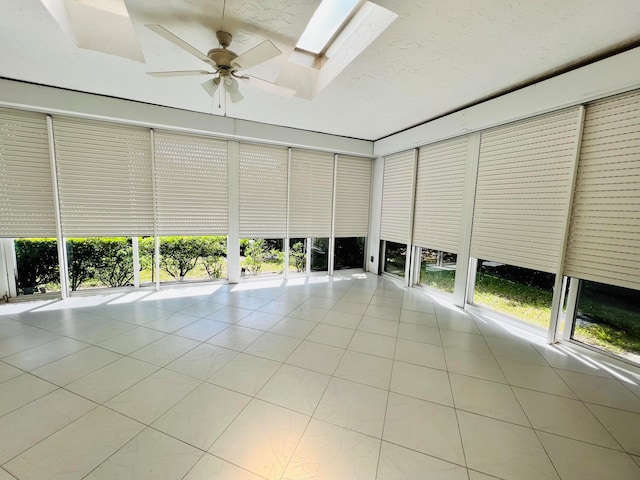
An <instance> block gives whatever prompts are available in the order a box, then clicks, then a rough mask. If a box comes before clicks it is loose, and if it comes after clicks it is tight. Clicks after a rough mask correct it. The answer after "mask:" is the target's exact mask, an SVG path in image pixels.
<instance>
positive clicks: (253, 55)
mask: <svg viewBox="0 0 640 480" xmlns="http://www.w3.org/2000/svg"><path fill="white" fill-rule="evenodd" d="M280 54H282V52H281V51H280V50H278V47H276V46H275V45H274V44H273V43H271V41H270V40H265V41H264V42H262V43H261V44H260V45H256V46H255V47H253V48H252V49H251V50H248V51H246V52H244V53H243V54H242V55H239V56H237V57H236V58H235V59H234V60H233V62H232V64H233V65H234V66H235V67H236V68H237V69H238V70H246V69H247V68H251V67H253V66H254V65H258V64H259V63H262V62H266V61H267V60H271V59H272V58H274V57H277V56H278V55H280Z"/></svg>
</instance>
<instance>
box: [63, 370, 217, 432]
mask: <svg viewBox="0 0 640 480" xmlns="http://www.w3.org/2000/svg"><path fill="white" fill-rule="evenodd" d="M154 373H155V372H154ZM151 375H153V374H151ZM151 375H149V376H151ZM189 378H190V377H189ZM141 381H142V380H141ZM199 382H200V383H199V384H198V385H196V386H194V387H193V388H190V389H188V390H187V392H186V393H185V394H184V395H182V396H181V397H180V398H179V399H178V400H176V401H175V402H174V403H172V404H171V405H170V406H169V407H167V408H166V409H165V410H163V411H162V412H161V413H159V414H158V415H157V416H156V417H155V418H153V419H152V420H151V421H150V422H149V423H145V422H143V421H142V420H139V419H137V418H134V417H132V416H130V415H128V414H126V413H123V412H121V411H119V410H116V409H115V408H113V407H112V406H110V405H107V402H109V401H110V400H113V399H114V398H115V397H117V396H118V395H120V394H122V393H124V392H126V391H128V390H130V389H131V388H133V387H134V386H135V385H137V384H138V383H140V382H138V383H136V384H135V385H132V386H131V387H129V388H126V389H125V390H123V391H122V392H120V393H118V394H117V395H114V396H113V397H112V398H111V399H110V400H107V401H106V402H105V403H104V404H100V406H101V407H104V408H106V409H109V410H111V411H112V412H115V413H117V414H119V415H122V416H124V417H127V418H128V419H130V420H133V421H135V422H137V423H139V424H141V425H144V426H145V427H150V426H151V424H152V423H153V422H155V421H156V420H158V419H159V418H160V417H162V416H163V415H164V414H165V413H167V412H168V411H169V410H171V409H172V408H173V407H175V406H176V405H177V404H178V403H180V402H181V401H182V400H184V399H185V398H186V397H187V395H189V394H190V393H191V392H193V391H194V390H195V389H196V388H198V387H199V386H200V385H202V384H203V383H205V382H203V381H202V380H199ZM72 393H74V392H72ZM76 395H78V394H77V393H76ZM83 398H84V397H83ZM94 403H95V402H94Z"/></svg>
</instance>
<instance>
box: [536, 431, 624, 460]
mask: <svg viewBox="0 0 640 480" xmlns="http://www.w3.org/2000/svg"><path fill="white" fill-rule="evenodd" d="M531 428H532V429H533V430H535V431H536V432H541V433H546V434H549V435H555V436H556V437H562V438H566V439H568V440H573V441H574V442H580V443H584V444H587V445H592V446H594V447H600V448H604V449H606V450H611V451H612V452H618V453H627V454H630V453H631V452H629V451H627V450H626V449H625V448H624V447H623V446H622V445H620V442H618V440H617V439H616V438H615V437H614V436H613V435H611V433H610V432H609V431H608V430H607V433H609V435H611V438H613V440H614V441H615V442H616V443H617V444H618V448H614V447H610V446H606V445H602V444H600V443H595V442H593V441H590V440H584V439H581V438H576V437H572V436H570V435H567V434H563V433H558V432H552V431H551V430H547V429H544V428H537V427H531Z"/></svg>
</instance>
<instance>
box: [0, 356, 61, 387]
mask: <svg viewBox="0 0 640 480" xmlns="http://www.w3.org/2000/svg"><path fill="white" fill-rule="evenodd" d="M0 363H4V364H6V365H7V366H8V367H10V368H15V369H16V370H20V372H22V373H19V374H18V375H14V376H13V377H9V378H7V379H6V380H3V381H1V382H0V385H2V384H3V383H6V382H8V381H10V380H13V379H14V378H16V377H19V376H21V375H24V374H25V373H31V372H30V371H28V370H25V369H24V368H20V367H16V366H14V365H11V364H10V363H7V362H5V361H3V360H0ZM38 368H40V367H38ZM38 378H40V377H38ZM49 383H51V382H49Z"/></svg>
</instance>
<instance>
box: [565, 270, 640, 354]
mask: <svg viewBox="0 0 640 480" xmlns="http://www.w3.org/2000/svg"><path fill="white" fill-rule="evenodd" d="M639 298H640V292H638V291H637V290H631V289H628V288H622V287H614V286H612V285H605V284H602V283H596V282H589V281H586V280H582V281H580V290H579V294H578V302H577V308H576V321H575V323H574V328H573V335H572V338H573V339H574V340H577V341H578V342H582V343H586V344H587V345H591V346H594V347H597V348H600V349H602V350H605V351H607V352H609V353H614V354H617V355H620V356H623V357H625V358H627V359H630V360H632V361H635V362H638V363H640V301H638V299H639Z"/></svg>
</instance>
